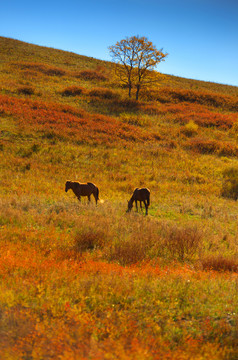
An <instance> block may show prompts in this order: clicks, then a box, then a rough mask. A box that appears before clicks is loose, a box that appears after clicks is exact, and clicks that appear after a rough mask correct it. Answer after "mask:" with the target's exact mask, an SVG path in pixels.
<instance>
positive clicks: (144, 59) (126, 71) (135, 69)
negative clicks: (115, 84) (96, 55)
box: [109, 35, 168, 100]
mask: <svg viewBox="0 0 238 360" xmlns="http://www.w3.org/2000/svg"><path fill="white" fill-rule="evenodd" d="M109 52H110V55H111V57H112V60H113V61H114V62H115V63H116V64H117V65H118V66H116V68H115V71H116V76H117V78H119V80H120V82H121V83H122V84H124V85H126V86H127V87H128V90H129V97H131V90H132V88H133V87H135V88H136V100H138V98H139V92H140V89H141V87H142V86H144V85H145V84H147V85H148V84H151V83H152V82H154V81H157V80H158V79H157V77H156V74H154V73H153V70H154V69H155V68H156V66H157V65H158V63H160V62H161V61H164V59H165V58H166V56H168V54H167V53H164V52H163V49H160V50H157V48H156V47H155V45H153V43H152V42H151V41H149V40H148V39H147V38H146V37H144V36H143V37H139V36H138V35H137V36H132V37H130V38H128V37H127V38H126V39H123V40H120V41H118V42H117V43H116V44H115V45H112V46H109Z"/></svg>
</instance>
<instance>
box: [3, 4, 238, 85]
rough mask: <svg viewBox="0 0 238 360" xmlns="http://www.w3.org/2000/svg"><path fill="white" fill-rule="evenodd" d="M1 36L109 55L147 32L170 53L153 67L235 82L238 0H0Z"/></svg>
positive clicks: (104, 57)
mask: <svg viewBox="0 0 238 360" xmlns="http://www.w3.org/2000/svg"><path fill="white" fill-rule="evenodd" d="M0 15H1V21H0V36H5V37H10V38H14V39H18V40H22V41H26V42H29V43H33V44H37V45H43V46H48V47H53V48H57V49H62V50H68V51H72V52H75V53H77V54H80V55H86V56H91V57H94V58H98V59H102V60H110V56H109V52H108V46H110V45H114V44H115V43H116V42H117V41H118V40H121V39H123V38H125V37H130V36H133V35H139V36H146V37H148V39H149V40H150V41H152V42H153V43H154V45H156V47H157V48H158V49H160V48H163V49H164V51H165V52H167V53H169V56H168V57H167V58H166V61H165V62H163V63H160V64H159V66H158V71H161V72H163V73H166V74H171V75H177V76H181V77H186V78H191V79H198V80H205V81H213V82H218V83H223V84H229V85H236V86H238V0H77V1H76V0H64V1H62V0H58V1H55V0H52V1H51V0H39V1H37V0H36V1H35V0H31V1H30V0H19V1H18V0H5V1H4V0H0Z"/></svg>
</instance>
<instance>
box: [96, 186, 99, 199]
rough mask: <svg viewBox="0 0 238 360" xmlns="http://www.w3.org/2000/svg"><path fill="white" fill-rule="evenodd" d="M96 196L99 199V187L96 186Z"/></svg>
mask: <svg viewBox="0 0 238 360" xmlns="http://www.w3.org/2000/svg"><path fill="white" fill-rule="evenodd" d="M96 197H97V201H99V188H98V187H97V188H96Z"/></svg>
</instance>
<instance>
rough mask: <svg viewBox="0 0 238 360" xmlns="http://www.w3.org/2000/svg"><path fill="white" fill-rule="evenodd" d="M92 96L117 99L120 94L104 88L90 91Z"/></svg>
mask: <svg viewBox="0 0 238 360" xmlns="http://www.w3.org/2000/svg"><path fill="white" fill-rule="evenodd" d="M89 95H90V96H95V97H99V98H101V99H117V98H118V96H119V95H118V94H117V93H116V92H114V91H112V90H109V89H104V88H95V89H92V90H90V91H89Z"/></svg>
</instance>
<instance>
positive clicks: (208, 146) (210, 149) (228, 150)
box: [186, 138, 238, 156]
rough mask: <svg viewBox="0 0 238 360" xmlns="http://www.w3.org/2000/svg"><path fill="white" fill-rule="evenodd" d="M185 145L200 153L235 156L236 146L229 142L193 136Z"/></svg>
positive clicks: (236, 153)
mask: <svg viewBox="0 0 238 360" xmlns="http://www.w3.org/2000/svg"><path fill="white" fill-rule="evenodd" d="M186 147H187V148H188V149H190V150H194V151H196V152H199V153H201V154H217V155H219V156H237V155H238V147H237V146H236V145H234V144H232V143H229V142H223V141H217V140H209V139H204V138H194V139H191V140H189V141H188V142H187V143H186Z"/></svg>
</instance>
